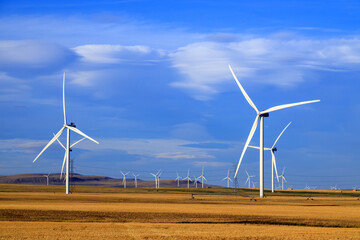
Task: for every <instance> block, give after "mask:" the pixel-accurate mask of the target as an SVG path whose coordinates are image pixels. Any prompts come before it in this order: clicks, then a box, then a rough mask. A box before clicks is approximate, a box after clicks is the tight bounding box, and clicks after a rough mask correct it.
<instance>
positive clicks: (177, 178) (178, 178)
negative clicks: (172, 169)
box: [175, 173, 181, 187]
mask: <svg viewBox="0 0 360 240" xmlns="http://www.w3.org/2000/svg"><path fill="white" fill-rule="evenodd" d="M180 180H181V177H180V176H179V174H178V173H176V178H175V181H177V185H178V187H180Z"/></svg>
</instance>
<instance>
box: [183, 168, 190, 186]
mask: <svg viewBox="0 0 360 240" xmlns="http://www.w3.org/2000/svg"><path fill="white" fill-rule="evenodd" d="M189 174H190V173H189V169H188V174H187V176H186V177H185V178H184V179H183V180H187V188H190V185H189V183H190V181H191V178H190V177H189Z"/></svg>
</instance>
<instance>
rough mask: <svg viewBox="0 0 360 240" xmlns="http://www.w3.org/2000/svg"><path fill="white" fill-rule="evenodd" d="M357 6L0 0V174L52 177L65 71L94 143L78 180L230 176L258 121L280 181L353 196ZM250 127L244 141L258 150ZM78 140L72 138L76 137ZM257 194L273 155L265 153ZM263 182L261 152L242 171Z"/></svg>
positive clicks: (70, 103)
mask: <svg viewBox="0 0 360 240" xmlns="http://www.w3.org/2000/svg"><path fill="white" fill-rule="evenodd" d="M359 10H360V4H359V3H358V2H357V1H343V2H338V1H318V2H316V3H314V2H312V1H287V2H284V1H271V2H269V1H241V2H237V1H222V2H221V3H220V2H218V1H104V2H102V3H98V2H97V1H77V2H76V3H74V2H73V1H61V2H60V1H51V2H48V1H32V3H29V2H28V1H2V2H1V3H0V84H1V88H0V107H1V118H0V123H1V124H0V143H1V144H0V175H6V174H16V173H33V172H49V171H52V172H59V171H60V168H61V163H62V157H63V150H62V149H61V147H60V145H58V144H56V143H55V144H54V145H53V146H52V147H51V148H49V149H48V150H47V151H46V152H45V153H44V154H43V155H42V157H41V158H40V159H38V161H37V162H36V163H35V164H33V163H32V160H33V159H34V158H35V156H36V155H37V154H38V152H39V151H40V150H41V149H42V147H43V146H44V145H45V144H46V143H47V141H49V140H50V139H51V137H52V133H53V132H57V131H58V130H59V129H60V128H61V126H62V121H63V119H62V105H61V104H62V72H64V71H65V72H66V106H67V114H68V120H69V122H75V123H76V125H77V127H78V128H79V129H80V130H82V131H84V132H86V133H87V134H89V135H90V136H91V137H93V138H95V139H96V140H98V141H99V142H100V144H99V145H95V144H93V143H92V142H87V141H84V142H82V143H80V144H79V145H78V147H77V148H76V149H74V151H73V152H72V158H73V159H74V161H75V167H76V172H78V173H81V174H94V175H106V176H110V177H116V178H120V177H121V176H120V170H122V171H126V170H129V171H134V172H136V173H140V178H141V179H145V180H147V179H152V178H151V177H152V176H151V175H150V174H149V172H153V171H155V170H156V169H162V170H163V179H172V178H175V177H176V172H177V171H178V172H179V174H180V175H181V176H184V177H185V175H186V172H187V169H190V176H193V175H200V172H201V168H202V166H204V167H205V176H206V177H207V178H208V180H209V183H211V184H225V182H221V179H222V178H224V177H225V176H226V174H227V169H230V171H231V172H233V171H234V164H236V163H237V162H238V160H239V157H240V154H241V151H242V148H243V145H244V143H245V141H246V138H247V136H248V134H249V131H250V128H251V125H252V122H253V120H254V118H255V112H254V111H253V109H252V108H251V107H250V106H249V105H248V103H247V102H246V101H245V99H244V97H243V95H242V94H241V92H240V90H239V88H238V86H237V85H236V83H235V81H234V79H233V78H232V76H231V73H230V71H229V69H228V64H231V65H232V67H233V68H234V71H235V73H236V75H237V76H238V78H239V80H240V81H241V83H242V84H243V86H244V88H245V89H246V91H247V93H248V94H249V96H250V97H251V98H252V100H253V101H254V103H255V104H256V105H257V107H258V108H259V109H266V108H269V107H272V106H275V105H279V104H285V103H292V102H298V101H305V100H313V99H321V102H320V103H316V104H311V105H306V106H300V107H294V108H292V109H286V110H282V111H278V112H274V113H271V114H270V117H269V118H266V119H265V145H266V146H269V145H272V143H273V141H274V140H275V139H276V137H277V135H278V134H279V133H280V132H281V130H282V129H283V128H284V127H285V126H286V124H287V123H288V122H290V121H292V122H293V123H292V124H291V125H290V127H289V128H288V129H287V131H286V132H285V133H284V135H283V136H282V138H281V139H280V140H279V142H278V152H277V162H278V168H279V170H281V169H283V168H284V167H286V172H285V175H286V178H287V180H288V185H287V186H292V187H294V188H303V187H304V186H305V185H306V184H308V185H310V186H317V187H318V188H329V186H330V185H335V184H337V185H338V186H340V187H344V188H352V187H353V186H356V185H358V186H359V187H360V174H359V173H358V171H357V169H359V167H360V163H359V161H358V158H359V157H358V153H357V152H358V151H357V149H358V146H357V145H358V144H357V142H358V136H359V133H360V129H359V126H358V124H357V123H358V120H359V117H360V100H359V95H358V91H359V89H360V88H359V87H360V86H359V85H360V84H359V80H358V79H359V77H360V71H359V70H360V38H359V36H360V28H359V25H358V23H359V22H360V19H359V18H360V17H359V15H358V12H359ZM258 135H259V134H258V130H257V132H256V133H255V136H254V138H253V141H252V144H258ZM77 139H79V136H76V135H75V134H73V135H72V140H73V141H75V140H77ZM61 140H62V141H64V140H65V139H64V137H62V139H61ZM265 154H266V155H265V156H266V159H265V174H266V175H265V186H266V187H269V186H270V175H269V173H270V162H269V160H270V154H269V153H265ZM245 169H247V170H248V171H249V172H250V173H251V174H253V175H256V180H255V181H257V182H258V180H257V178H258V172H259V167H258V152H257V151H256V150H253V149H249V150H248V151H247V152H246V155H245V158H244V160H243V164H242V166H241V167H240V175H239V186H245V185H244V182H245V180H246V177H245Z"/></svg>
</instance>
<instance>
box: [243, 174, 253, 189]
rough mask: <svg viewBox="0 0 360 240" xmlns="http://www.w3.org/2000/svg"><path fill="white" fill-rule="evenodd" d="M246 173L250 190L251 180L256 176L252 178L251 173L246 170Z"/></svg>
mask: <svg viewBox="0 0 360 240" xmlns="http://www.w3.org/2000/svg"><path fill="white" fill-rule="evenodd" d="M245 172H246V175H247V176H248V177H247V179H246V182H245V184H246V183H247V182H248V183H249V188H250V182H251V178H252V177H255V176H254V175H252V176H250V175H249V173H248V172H247V171H246V170H245ZM254 188H255V187H254Z"/></svg>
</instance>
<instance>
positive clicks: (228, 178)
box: [223, 169, 232, 188]
mask: <svg viewBox="0 0 360 240" xmlns="http://www.w3.org/2000/svg"><path fill="white" fill-rule="evenodd" d="M224 180H227V187H228V188H229V187H230V182H232V180H231V178H230V177H229V169H228V174H227V176H226V177H224V178H223V181H224Z"/></svg>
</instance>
